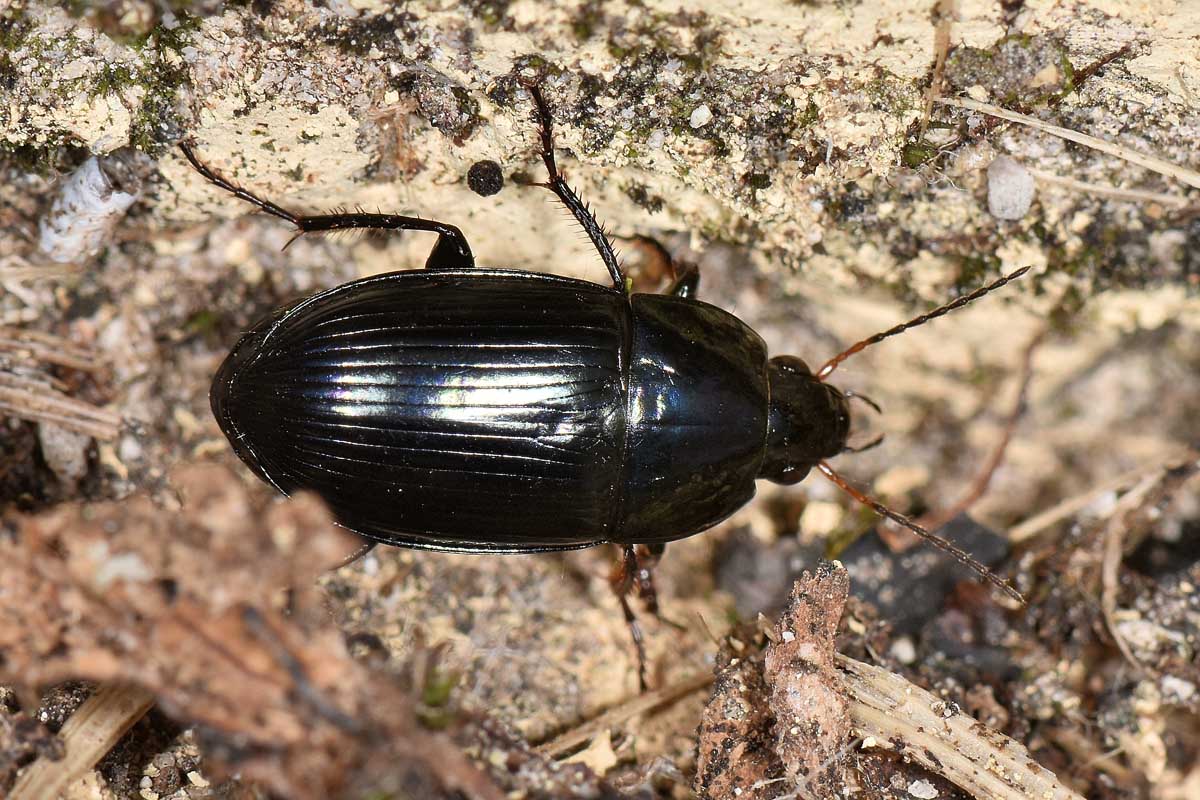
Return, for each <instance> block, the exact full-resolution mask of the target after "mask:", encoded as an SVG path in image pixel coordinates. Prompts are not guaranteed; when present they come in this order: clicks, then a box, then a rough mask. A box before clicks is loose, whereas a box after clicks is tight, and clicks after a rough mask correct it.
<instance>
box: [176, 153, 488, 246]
mask: <svg viewBox="0 0 1200 800" xmlns="http://www.w3.org/2000/svg"><path fill="white" fill-rule="evenodd" d="M179 149H180V150H182V151H183V155H184V156H185V157H186V158H187V160H188V162H189V163H190V164H191V165H192V167H193V168H194V169H195V170H196V171H197V172H199V173H200V175H201V176H202V177H203V178H204V179H205V180H207V181H208V182H209V183H211V184H213V185H214V186H216V187H217V188H219V189H224V190H225V191H227V192H229V193H230V194H232V195H233V196H234V197H236V198H238V199H239V200H244V201H246V202H247V203H250V204H251V205H253V206H255V207H256V208H258V209H259V210H261V211H265V212H266V213H268V214H270V215H271V216H273V217H279V218H280V219H282V220H286V221H287V222H290V223H291V224H293V225H295V226H296V227H297V228H298V229H299V233H297V234H296V236H293V237H292V238H291V239H290V240H288V243H287V245H284V249H285V250H286V249H287V246H288V245H290V244H291V243H292V242H294V241H295V240H296V239H297V238H298V237H299V236H302V235H304V234H306V233H325V232H329V231H343V230H352V229H374V230H405V231H430V232H432V233H436V234H437V235H438V239H437V243H436V244H435V245H434V246H433V251H432V252H431V253H430V254H429V259H428V260H427V261H426V262H425V268H426V269H466V268H470V267H474V266H475V256H474V255H473V254H472V253H471V246H470V245H469V244H467V239H466V237H465V236H463V233H462V231H460V230H459V229H458V228H457V227H455V226H454V225H449V224H447V223H445V222H438V221H437V220H432V219H421V218H419V217H405V216H401V215H399V214H365V213H361V212H360V213H354V214H349V213H337V214H313V215H306V214H296V213H293V212H291V211H288V210H287V209H286V208H284V207H282V206H280V205H277V204H275V203H272V202H271V201H270V200H266V199H264V198H261V197H259V196H258V195H256V194H254V193H253V192H251V191H248V190H246V189H243V188H242V187H241V186H238V185H237V184H236V183H233V182H232V181H230V180H228V179H227V178H225V177H223V176H221V175H220V174H218V173H217V172H215V171H213V170H212V168H210V167H209V166H208V165H207V164H205V163H204V162H202V161H201V160H200V159H199V158H197V156H196V154H195V153H194V152H193V151H192V148H191V145H189V144H187V143H186V142H180V143H179Z"/></svg>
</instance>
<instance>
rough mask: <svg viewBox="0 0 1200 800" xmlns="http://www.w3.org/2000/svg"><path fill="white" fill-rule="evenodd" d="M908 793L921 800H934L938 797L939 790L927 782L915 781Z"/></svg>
mask: <svg viewBox="0 0 1200 800" xmlns="http://www.w3.org/2000/svg"><path fill="white" fill-rule="evenodd" d="M908 793H909V794H911V795H912V796H913V797H917V798H920V800H933V798H935V797H937V796H938V790H937V789H936V788H935V787H934V785H933V784H932V783H930V782H929V781H926V780H918V781H913V782H912V783H910V784H909V785H908Z"/></svg>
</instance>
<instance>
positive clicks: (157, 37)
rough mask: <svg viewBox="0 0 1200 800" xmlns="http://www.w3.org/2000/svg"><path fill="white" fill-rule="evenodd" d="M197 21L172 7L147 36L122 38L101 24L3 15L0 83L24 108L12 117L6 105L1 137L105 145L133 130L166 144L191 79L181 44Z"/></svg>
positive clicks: (137, 141) (25, 142)
mask: <svg viewBox="0 0 1200 800" xmlns="http://www.w3.org/2000/svg"><path fill="white" fill-rule="evenodd" d="M196 27H197V23H196V21H195V20H194V19H193V18H191V17H188V16H187V15H185V14H182V13H181V14H179V15H178V16H176V15H174V14H166V15H164V18H163V19H160V20H159V21H158V22H157V24H155V25H154V26H153V27H152V28H151V29H150V31H149V32H148V34H147V35H146V36H144V37H139V38H138V39H137V41H134V42H132V43H130V44H127V45H121V44H117V43H115V42H113V41H112V40H110V39H108V38H107V37H106V36H105V34H103V33H102V32H98V31H96V30H91V31H89V32H88V33H87V34H82V35H75V34H73V33H71V32H69V31H68V32H66V33H63V32H61V31H60V29H59V28H56V27H55V25H54V24H45V25H34V24H32V23H31V22H30V21H29V20H28V19H26V18H24V17H19V16H18V17H6V18H4V19H3V21H2V23H0V39H2V40H3V56H2V57H0V83H3V84H4V85H5V87H6V88H8V89H9V90H10V91H11V93H12V95H13V97H14V98H15V100H16V102H17V103H18V104H19V106H20V108H21V109H22V113H21V115H20V116H19V117H18V118H16V119H7V120H6V119H4V117H3V114H4V111H2V110H0V142H3V143H4V144H6V145H8V146H9V148H10V149H12V148H16V147H21V148H25V152H35V151H41V152H43V153H48V152H49V151H50V150H52V149H53V148H54V147H56V146H58V145H59V144H63V143H72V142H73V143H80V142H82V143H83V144H85V145H87V146H88V147H89V148H90V149H93V150H96V151H99V152H107V151H109V150H112V149H114V148H115V147H117V146H120V145H121V144H124V143H125V142H126V138H125V137H128V138H127V141H128V142H129V143H130V144H132V145H134V146H135V147H138V148H140V149H142V150H146V151H148V152H157V151H159V150H161V148H162V146H163V145H164V143H165V141H166V140H167V139H168V138H169V136H170V132H171V124H170V123H171V121H172V119H173V115H174V110H175V98H176V94H177V92H178V90H179V87H180V86H181V85H183V83H185V82H186V80H187V71H186V67H185V64H184V61H183V59H182V57H181V56H180V55H179V51H180V50H181V49H182V48H183V47H184V46H185V45H186V44H187V42H188V41H190V38H191V34H192V33H193V32H194V31H195V29H196Z"/></svg>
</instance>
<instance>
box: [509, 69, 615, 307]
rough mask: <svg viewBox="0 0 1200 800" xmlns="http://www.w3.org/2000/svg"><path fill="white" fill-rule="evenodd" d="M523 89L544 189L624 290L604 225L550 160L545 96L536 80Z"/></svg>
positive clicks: (550, 129) (551, 147) (550, 132)
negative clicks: (532, 114) (534, 120)
mask: <svg viewBox="0 0 1200 800" xmlns="http://www.w3.org/2000/svg"><path fill="white" fill-rule="evenodd" d="M525 88H526V89H527V90H528V91H529V94H530V95H532V96H533V103H534V106H535V107H536V109H537V116H538V134H539V138H540V139H541V151H542V162H543V163H544V164H545V165H546V172H547V173H549V175H550V180H549V181H548V182H547V183H546V188H548V189H549V190H550V191H552V192H554V193H555V194H556V195H558V199H559V200H561V201H562V203H563V205H565V206H566V207H567V210H568V211H570V212H571V215H572V216H573V217H575V220H576V221H577V222H578V223H579V224H580V226H581V227H582V228H583V231H584V233H586V234H587V235H588V238H589V239H591V240H592V244H593V245H595V247H596V252H597V253H599V254H600V260H601V261H603V262H604V266H605V267H607V268H608V274H609V275H611V276H612V280H613V286H614V287H615V288H616V289H618V290H620V291H622V292H624V291H626V289H625V273H624V272H622V271H621V265H620V263H618V262H617V254H616V253H615V252H614V251H613V246H612V242H610V241H609V240H608V236H607V235H606V234H605V233H604V227H603V226H602V225H601V224H600V223H599V222H597V221H596V217H595V215H593V214H592V212H591V210H590V209H589V208H588V207H587V205H586V204H584V202H583V201H582V200H580V199H579V197H578V196H577V195H576V194H575V192H574V190H572V189H571V187H570V186H568V185H567V182H566V181H565V180H563V177H562V174H561V173H560V172H559V171H558V165H557V164H556V163H555V161H554V128H553V120H552V119H551V117H550V108H549V107H548V106H547V105H546V99H545V98H544V97H542V90H541V88H540V87H539V86H538V85H537V84H536V83H529V84H525Z"/></svg>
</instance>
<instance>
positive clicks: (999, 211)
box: [987, 156, 1034, 219]
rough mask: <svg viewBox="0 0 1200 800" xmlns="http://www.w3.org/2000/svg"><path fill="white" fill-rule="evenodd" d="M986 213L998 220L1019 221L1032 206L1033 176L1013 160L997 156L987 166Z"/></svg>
mask: <svg viewBox="0 0 1200 800" xmlns="http://www.w3.org/2000/svg"><path fill="white" fill-rule="evenodd" d="M987 177H988V211H990V212H992V216H993V217H997V218H999V219H1020V218H1021V217H1023V216H1025V214H1026V213H1028V211H1029V207H1030V206H1031V205H1033V195H1034V185H1033V175H1031V174H1030V172H1029V170H1027V169H1025V167H1023V166H1021V164H1020V163H1019V162H1017V161H1016V160H1015V159H1013V158H1009V157H1008V156H997V157H996V159H995V160H993V161H992V163H991V165H990V166H988V172H987Z"/></svg>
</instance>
